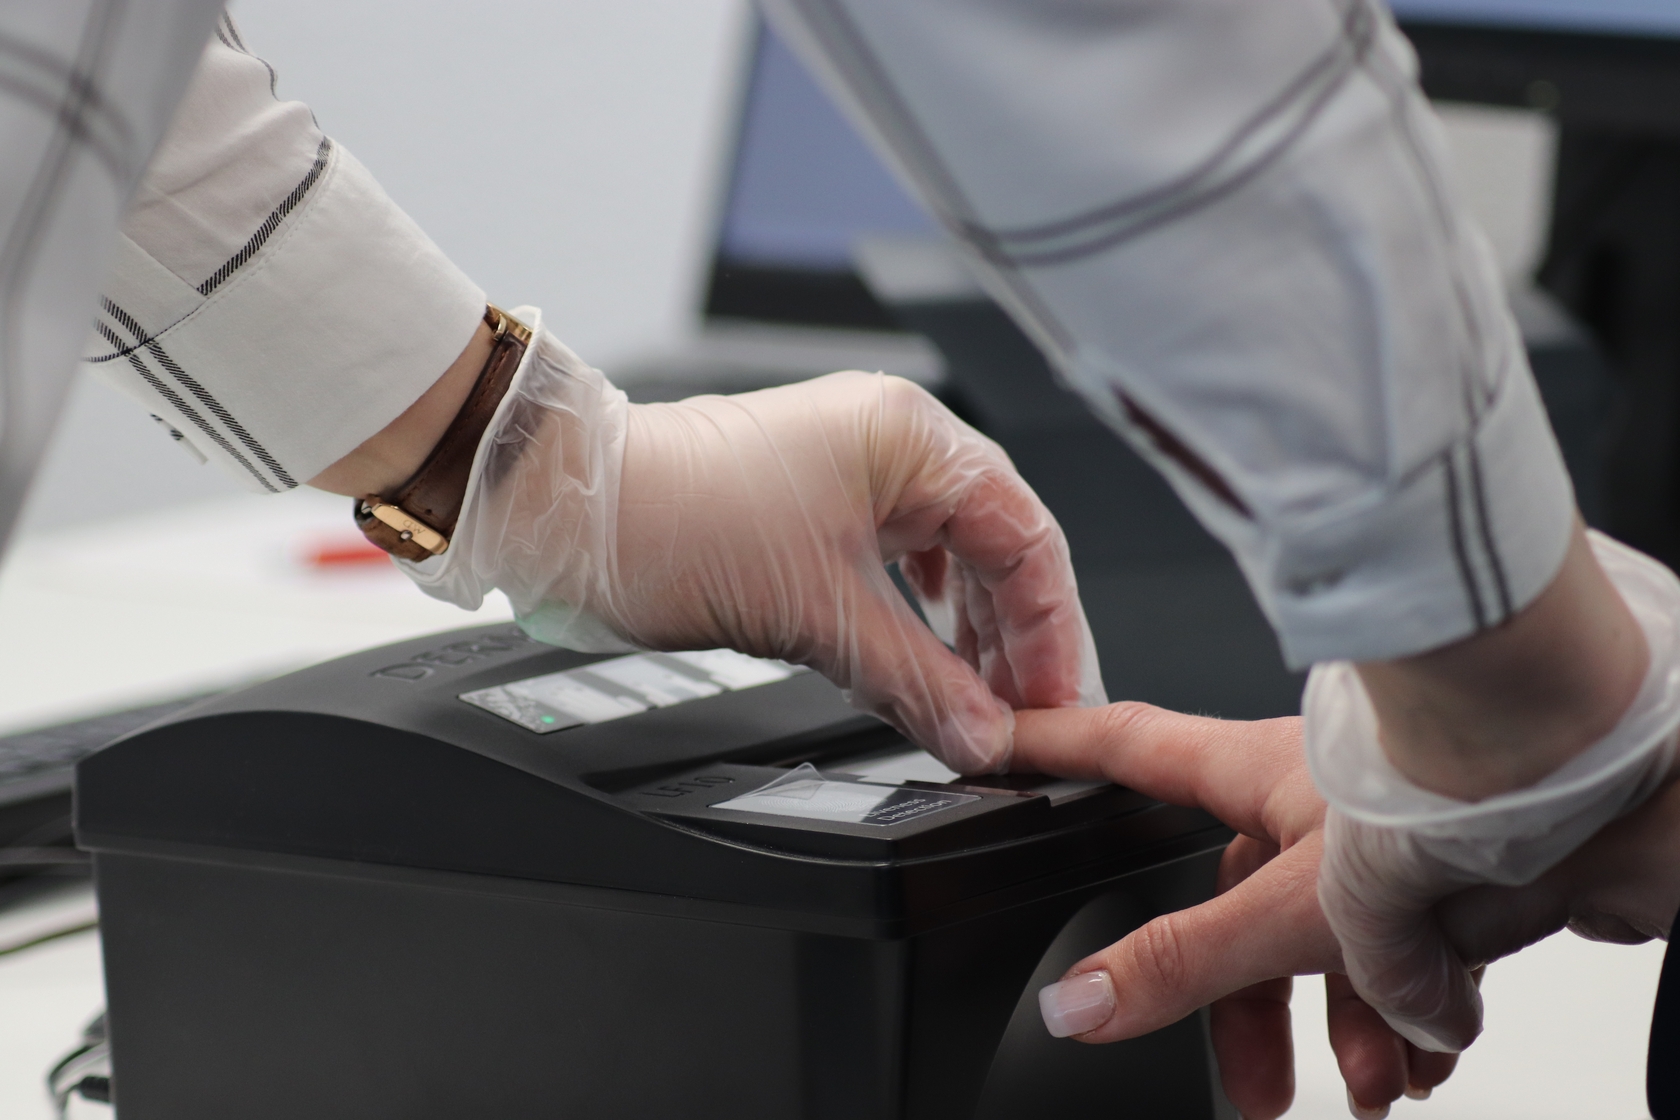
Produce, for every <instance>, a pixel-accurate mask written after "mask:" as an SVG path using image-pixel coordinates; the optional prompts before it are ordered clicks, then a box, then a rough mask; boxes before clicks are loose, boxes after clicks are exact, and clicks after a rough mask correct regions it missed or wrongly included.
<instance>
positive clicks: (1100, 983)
mask: <svg viewBox="0 0 1680 1120" xmlns="http://www.w3.org/2000/svg"><path fill="white" fill-rule="evenodd" d="M1038 1010H1039V1013H1040V1014H1042V1015H1043V1016H1044V1025H1045V1027H1047V1028H1048V1029H1049V1031H1050V1034H1051V1035H1052V1036H1053V1037H1055V1038H1067V1037H1068V1036H1070V1035H1076V1034H1084V1033H1085V1032H1086V1031H1094V1030H1096V1029H1097V1028H1098V1027H1100V1026H1102V1025H1103V1024H1104V1023H1106V1022H1108V1021H1109V1020H1110V1019H1112V1018H1113V1017H1114V981H1113V980H1112V979H1111V978H1110V977H1109V975H1108V973H1106V972H1082V973H1080V974H1079V975H1078V976H1070V977H1069V978H1068V979H1066V980H1062V981H1059V982H1058V983H1055V984H1050V985H1048V986H1046V987H1044V988H1041V989H1039V993H1038Z"/></svg>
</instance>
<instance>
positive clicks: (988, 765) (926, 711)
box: [812, 566, 1015, 774]
mask: <svg viewBox="0 0 1680 1120" xmlns="http://www.w3.org/2000/svg"><path fill="white" fill-rule="evenodd" d="M837 607H838V609H837V610H836V626H837V628H838V630H837V633H836V635H835V636H836V639H837V640H836V641H835V642H834V644H833V646H832V647H831V648H832V650H833V658H834V661H833V664H831V665H823V664H819V663H816V662H813V664H812V667H813V668H815V669H817V670H818V671H819V672H822V673H823V674H824V675H825V676H827V677H828V678H829V679H830V680H832V681H834V682H835V683H836V684H839V685H840V686H841V687H842V688H846V689H848V690H849V692H850V699H851V702H852V705H853V706H854V707H856V708H859V709H861V710H863V711H866V712H869V713H870V714H872V715H876V716H879V717H880V718H882V719H884V720H886V721H887V722H888V723H890V724H892V725H893V726H894V727H896V728H898V729H899V730H900V731H902V732H904V734H905V735H906V736H908V737H909V738H910V739H911V740H912V741H913V742H915V743H916V744H917V745H918V746H920V747H922V748H924V749H926V750H928V751H929V752H931V753H932V754H933V755H935V756H936V757H937V758H938V759H939V760H940V761H941V762H943V763H945V765H947V766H949V767H951V769H953V770H956V771H959V772H960V773H964V774H989V773H1001V772H1002V771H1005V770H1007V769H1008V768H1009V759H1010V755H1011V754H1012V753H1013V750H1014V741H1015V717H1014V713H1012V712H1011V711H1010V709H1009V706H1008V705H1007V704H1005V703H1004V702H1003V701H1002V700H1000V699H998V698H997V697H996V696H994V695H993V694H992V691H991V690H990V689H989V688H987V687H986V684H985V682H984V681H982V680H981V679H980V677H979V676H978V675H977V674H976V673H975V671H974V670H973V669H972V668H970V667H969V666H968V665H967V664H966V663H965V662H964V661H963V660H962V659H961V658H960V657H958V656H957V655H956V654H954V653H952V652H951V651H950V650H949V649H947V648H946V647H945V645H944V643H942V642H941V641H940V640H939V639H938V638H937V637H936V636H935V635H934V634H933V632H932V631H931V630H929V629H928V628H927V626H926V624H924V623H923V622H922V620H921V619H920V618H918V617H917V616H916V614H915V612H914V611H912V610H911V609H910V605H909V604H908V603H906V602H905V601H904V597H903V596H902V595H901V594H899V591H898V588H897V587H896V586H895V585H894V584H893V582H892V579H891V577H890V576H888V575H887V573H886V570H885V569H884V568H881V567H879V566H871V567H868V568H867V569H866V570H865V571H862V572H859V573H858V574H857V575H856V576H855V577H853V578H852V579H851V580H850V581H849V586H848V587H847V588H846V589H845V593H844V594H843V595H842V596H841V597H840V600H839V602H838V604H837Z"/></svg>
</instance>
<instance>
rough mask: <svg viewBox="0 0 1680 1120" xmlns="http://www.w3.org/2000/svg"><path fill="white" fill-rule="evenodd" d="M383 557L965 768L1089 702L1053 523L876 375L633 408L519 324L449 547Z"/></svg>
mask: <svg viewBox="0 0 1680 1120" xmlns="http://www.w3.org/2000/svg"><path fill="white" fill-rule="evenodd" d="M519 317H520V318H521V319H523V320H525V321H530V320H532V319H534V318H535V314H534V312H533V311H532V309H528V308H526V309H521V310H520V312H519ZM901 558H902V565H901V566H902V569H903V572H904V574H905V576H906V579H907V581H908V582H909V583H910V584H911V586H912V587H913V588H914V589H915V590H916V592H917V594H918V596H919V597H920V598H921V599H922V600H923V601H924V602H926V603H927V604H928V605H929V607H930V608H932V609H930V610H929V615H930V618H933V617H942V618H944V619H946V620H948V622H949V624H950V636H951V637H952V638H953V640H954V643H955V647H956V652H955V653H953V652H951V650H950V649H947V648H946V646H945V645H944V644H943V643H942V642H941V641H940V639H939V638H938V637H937V636H936V635H935V634H934V633H933V632H932V631H931V630H929V628H928V627H927V626H926V625H924V624H923V622H922V621H921V619H919V618H917V616H916V614H915V612H914V611H913V610H912V609H911V608H910V606H909V605H908V604H907V603H906V602H905V600H904V598H903V596H902V595H900V594H899V592H898V590H897V588H896V587H895V586H894V584H893V582H892V580H891V578H890V576H889V575H888V574H887V572H886V570H885V568H884V564H885V563H886V562H889V561H892V560H897V559H901ZM403 566H404V567H405V568H406V569H407V570H408V571H409V573H410V575H411V576H412V577H413V578H414V579H415V581H416V582H417V583H419V584H420V585H421V586H422V587H424V588H425V589H426V590H427V591H429V592H430V593H431V594H434V595H436V596H438V597H439V598H444V599H449V600H451V601H453V602H456V603H458V604H460V605H462V606H464V607H468V608H473V607H476V606H477V605H478V604H479V602H480V601H481V600H482V598H483V595H484V593H485V592H486V591H488V590H489V589H490V588H492V587H499V588H501V590H502V591H504V592H505V593H506V594H507V596H508V599H509V600H510V601H511V602H512V604H513V608H514V612H515V614H516V616H517V618H518V619H519V622H520V625H521V626H523V627H524V628H525V630H526V632H527V633H529V634H530V635H531V636H532V637H534V638H537V639H539V640H542V641H546V642H551V643H554V644H556V645H563V646H568V647H570V648H574V649H581V650H588V651H611V650H620V649H628V648H637V647H639V648H648V649H664V650H675V649H705V648H715V647H719V646H727V647H730V648H733V649H737V650H740V651H742V652H744V653H749V654H753V655H755V656H760V657H776V658H782V659H785V660H787V661H792V662H796V663H798V664H802V665H809V666H811V667H812V668H814V669H816V670H817V671H819V672H821V673H822V674H823V675H824V676H826V677H828V678H829V679H830V680H832V681H834V682H835V683H836V684H838V685H840V686H841V687H842V688H845V689H848V690H849V691H850V696H851V700H852V702H853V703H854V704H855V705H856V706H858V707H859V708H862V709H863V710H865V711H868V712H872V713H874V714H876V715H878V716H880V717H882V718H883V719H885V720H887V721H888V722H890V723H892V724H893V725H894V726H895V727H897V728H899V729H900V730H902V731H903V732H904V733H905V734H906V735H908V736H909V737H910V738H911V739H913V740H914V741H915V742H917V743H919V744H920V745H922V746H923V747H926V748H927V749H929V750H930V751H932V752H933V753H934V754H936V755H938V756H939V757H940V758H941V759H942V760H943V761H944V762H945V763H946V764H947V765H949V766H951V767H953V768H954V769H957V770H960V771H963V772H965V773H980V772H988V771H998V770H1002V769H1004V768H1006V767H1007V765H1008V762H1009V757H1010V752H1011V748H1012V743H1013V729H1014V720H1013V716H1012V714H1011V709H1013V708H1017V707H1029V706H1030V707H1056V706H1062V705H1072V704H1078V703H1101V702H1102V699H1103V696H1102V684H1101V678H1100V677H1099V676H1098V671H1097V661H1096V649H1095V646H1094V644H1093V642H1092V640H1091V633H1090V628H1089V626H1088V625H1087V623H1086V621H1085V614H1084V611H1083V609H1082V608H1081V607H1080V604H1079V596H1078V592H1077V590H1076V588H1075V584H1074V576H1073V568H1072V565H1071V563H1070V561H1069V558H1068V548H1067V542H1066V539H1065V538H1064V537H1063V535H1062V531H1061V529H1060V527H1059V526H1058V525H1057V524H1056V522H1055V519H1054V518H1053V517H1051V515H1050V512H1049V511H1048V510H1047V509H1045V507H1044V505H1043V503H1041V502H1040V501H1039V500H1038V498H1037V497H1036V496H1035V495H1034V494H1033V493H1032V491H1031V489H1029V488H1028V487H1027V485H1026V484H1025V483H1024V482H1023V481H1022V480H1021V477H1020V476H1019V475H1018V474H1017V473H1016V471H1015V469H1014V467H1013V466H1012V465H1011V464H1010V462H1009V459H1008V457H1007V456H1005V455H1004V453H1003V451H1002V450H1001V449H1000V448H999V447H998V446H997V445H996V444H994V443H992V442H991V441H990V440H988V439H986V438H985V437H983V436H981V435H980V434H979V433H978V432H976V431H974V430H973V429H972V428H970V427H968V426H967V425H966V424H964V423H963V422H962V421H960V420H958V419H957V418H956V417H955V416H954V415H953V414H952V413H951V412H950V411H949V410H947V409H946V408H945V407H944V406H943V405H941V404H939V402H938V401H936V400H934V399H933V397H931V396H930V395H928V394H927V393H926V392H924V391H922V390H921V389H919V388H917V387H916V386H915V385H913V384H911V383H910V382H908V381H903V380H901V379H898V378H893V377H884V376H881V375H878V374H863V373H840V374H831V375H829V376H827V377H822V378H817V379H815V380H813V381H807V382H803V383H800V384H796V385H789V386H784V387H781V388H776V389H767V390H763V391H760V392H755V393H744V394H740V395H736V396H728V397H697V398H694V399H692V400H688V401H683V402H681V403H678V404H650V405H631V404H629V403H628V402H627V401H626V399H625V397H624V394H623V393H621V392H619V391H618V390H617V389H615V388H613V386H612V385H611V384H609V383H608V382H607V381H606V379H605V378H604V377H602V375H601V374H600V373H599V372H597V371H596V370H594V369H591V368H590V367H589V366H587V365H586V364H584V363H583V362H582V361H581V360H579V359H578V358H577V356H576V355H574V354H572V353H571V352H570V351H569V350H567V349H566V348H565V347H564V346H562V345H561V344H560V343H559V342H558V341H557V340H556V339H555V338H554V337H553V336H552V335H550V334H548V333H547V332H545V331H542V330H541V329H540V327H539V329H537V330H536V332H535V337H534V339H533V342H532V345H531V346H530V348H529V350H528V352H527V354H526V357H525V360H524V362H523V364H522V366H521V369H520V370H519V372H518V374H517V375H516V377H515V380H514V382H513V385H512V387H511V388H510V389H509V391H508V394H507V397H506V398H505V399H504V400H503V402H502V405H501V407H500V409H499V410H498V412H497V414H496V417H495V419H494V420H493V422H492V424H491V426H490V430H489V431H488V432H487V434H486V436H485V439H484V442H483V444H482V445H481V447H480V449H479V453H478V457H477V459H476V461H475V462H474V465H473V473H472V476H471V479H470V481H469V483H468V487H467V496H466V503H465V505H464V507H463V510H462V514H461V519H460V522H459V524H458V525H457V528H456V531H455V535H454V538H453V541H452V543H451V546H450V548H449V550H448V551H447V552H446V553H444V554H443V555H442V556H439V557H434V558H432V559H431V560H428V561H425V562H423V563H421V564H405V565H403Z"/></svg>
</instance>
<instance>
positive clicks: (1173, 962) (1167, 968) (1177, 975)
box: [1126, 914, 1189, 994]
mask: <svg viewBox="0 0 1680 1120" xmlns="http://www.w3.org/2000/svg"><path fill="white" fill-rule="evenodd" d="M1126 944H1128V945H1129V946H1130V947H1131V954H1130V955H1131V958H1132V961H1131V963H1132V965H1133V970H1132V971H1133V975H1134V978H1135V979H1136V980H1137V981H1138V982H1139V983H1141V984H1143V985H1145V986H1146V987H1148V988H1149V989H1151V990H1152V991H1154V992H1156V993H1158V994H1176V993H1178V992H1180V991H1182V990H1183V988H1184V985H1185V983H1186V982H1187V981H1188V979H1189V961H1188V956H1189V954H1188V951H1187V947H1186V945H1185V938H1184V930H1183V926H1182V923H1181V922H1180V921H1179V920H1178V916H1177V915H1176V914H1166V915H1163V916H1162V917H1159V918H1156V919H1155V920H1154V921H1151V922H1149V923H1148V924H1146V925H1144V926H1143V927H1141V928H1140V929H1139V930H1138V931H1137V932H1136V933H1134V934H1133V935H1132V936H1131V937H1130V938H1128V939H1127V941H1126Z"/></svg>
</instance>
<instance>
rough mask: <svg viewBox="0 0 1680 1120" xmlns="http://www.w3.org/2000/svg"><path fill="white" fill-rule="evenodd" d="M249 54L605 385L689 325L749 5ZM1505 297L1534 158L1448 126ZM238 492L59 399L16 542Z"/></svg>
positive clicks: (534, 3) (537, 12) (581, 7)
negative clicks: (540, 314)
mask: <svg viewBox="0 0 1680 1120" xmlns="http://www.w3.org/2000/svg"><path fill="white" fill-rule="evenodd" d="M233 12H234V15H235V18H236V19H237V20H238V22H239V24H240V26H241V28H242V29H243V32H244V37H245V39H246V42H247V43H248V44H249V45H250V46H251V48H252V49H253V50H255V51H256V52H258V53H259V54H261V55H263V56H264V57H265V58H267V59H268V60H269V61H270V62H271V63H272V64H273V65H274V66H275V68H276V70H278V72H279V75H280V82H279V92H280V94H281V96H283V97H290V98H297V99H299V100H302V101H305V102H307V103H308V104H309V105H310V106H311V107H313V109H314V110H315V113H316V116H317V117H318V119H319V120H320V121H321V124H322V126H323V127H324V128H325V129H326V131H327V132H328V133H330V134H331V135H332V136H334V137H335V138H337V139H338V140H340V141H341V142H343V143H344V144H345V145H347V146H348V147H349V148H350V149H351V150H352V151H354V152H355V153H356V155H357V156H358V157H359V158H360V159H361V160H362V161H363V162H364V163H366V164H367V165H368V166H369V167H370V168H372V170H373V172H374V174H375V175H377V176H378V177H379V179H380V180H381V182H382V183H383V184H384V185H385V187H386V189H387V190H388V191H389V192H390V193H391V195H392V196H393V197H394V198H395V199H396V200H397V202H398V203H400V204H401V205H402V206H403V207H404V208H405V209H407V210H408V212H409V213H410V214H412V215H413V216H414V217H415V219H416V220H418V221H419V223H420V224H421V226H422V227H423V228H425V229H426V230H427V231H428V232H429V233H430V234H431V235H432V237H433V238H434V239H435V240H436V241H437V242H438V243H439V244H440V245H441V246H442V247H443V248H444V250H445V251H446V252H448V253H449V254H450V255H451V256H452V257H453V258H454V259H455V260H456V261H458V262H459V263H460V264H461V265H462V266H463V267H464V268H465V269H466V270H467V272H468V273H469V274H470V275H472V276H473V277H474V278H475V279H477V280H478V282H479V283H480V284H482V285H483V286H484V288H485V290H486V291H488V292H489V293H490V295H491V298H492V299H494V300H497V301H499V302H505V303H507V304H517V303H534V304H537V305H539V306H541V307H542V308H543V309H544V311H545V313H546V315H547V321H548V323H549V324H550V325H551V326H552V327H554V328H555V330H556V331H557V333H559V334H560V335H561V337H563V338H564V339H565V340H566V341H567V342H568V343H569V344H571V346H572V347H573V348H575V349H577V350H578V351H579V352H580V353H582V354H583V355H584V356H585V357H586V358H588V359H589V360H590V361H591V362H593V363H594V364H596V365H598V366H600V367H602V368H603V369H605V370H606V371H607V372H608V373H609V374H611V373H612V371H613V369H614V367H615V365H618V364H620V363H622V362H624V361H626V360H627V359H631V358H634V357H636V356H638V355H642V354H647V353H653V352H658V351H662V350H669V349H670V348H672V347H673V346H674V345H675V344H676V343H677V342H678V341H679V340H680V339H681V338H682V337H684V336H685V334H686V333H687V332H690V331H692V330H693V329H694V327H695V326H696V322H695V313H694V312H695V308H696V306H697V303H698V298H699V292H700V287H701V284H702V281H703V279H704V270H705V266H706V264H707V260H708V250H709V246H710V240H711V230H712V225H713V220H714V213H715V209H716V206H717V204H718V197H719V194H720V186H721V180H722V177H723V174H724V172H725V168H724V167H723V166H722V164H723V160H724V158H725V156H726V153H727V151H728V149H729V141H730V132H731V125H732V121H733V117H734V108H735V100H736V97H737V94H738V89H737V82H738V78H739V75H740V72H741V69H742V65H743V61H744V60H743V57H742V49H743V47H744V45H745V39H746V31H747V28H748V25H749V19H750V13H749V11H748V8H747V0H493V2H490V3H475V4H463V3H459V2H458V0H457V2H445V0H354V2H350V0H234V3H233ZM1447 127H1448V134H1449V138H1450V139H1451V140H1452V142H1453V146H1454V150H1455V154H1456V155H1457V157H1458V160H1459V164H1460V180H1461V182H1462V184H1463V186H1464V188H1465V190H1466V192H1467V195H1468V197H1469V198H1470V200H1471V203H1472V205H1473V206H1474V207H1475V209H1476V210H1477V211H1478V213H1479V214H1480V216H1481V217H1482V220H1483V223H1484V225H1485V226H1486V227H1487V228H1488V230H1489V232H1490V234H1491V236H1492V238H1493V241H1494V243H1495V245H1496V247H1497V248H1498V250H1499V252H1500V256H1501V259H1502V262H1503V263H1504V265H1505V268H1506V271H1507V274H1509V275H1515V274H1519V273H1521V272H1524V271H1525V270H1527V269H1528V268H1529V267H1531V266H1532V264H1533V261H1534V257H1535V255H1536V254H1537V252H1538V249H1539V245H1540V241H1541V233H1542V230H1543V225H1544V220H1545V200H1546V195H1547V190H1548V181H1549V176H1550V164H1551V149H1552V138H1551V130H1550V128H1549V126H1548V125H1547V124H1546V123H1545V121H1544V120H1543V119H1541V118H1539V117H1536V116H1534V115H1532V114H1526V113H1520V112H1508V111H1503V110H1489V109H1475V108H1468V107H1455V108H1452V109H1450V110H1449V111H1448V113H1447ZM237 492H239V490H238V488H237V486H236V485H235V484H234V483H233V482H232V481H231V480H228V479H226V478H224V477H222V476H221V475H220V474H219V473H218V472H216V471H215V470H214V469H213V468H209V467H200V466H198V465H197V464H196V463H194V462H193V461H192V460H190V459H189V458H188V457H187V456H186V455H185V454H183V453H182V452H181V451H179V450H178V449H177V448H176V447H174V446H173V445H172V444H171V443H170V441H168V440H167V439H165V438H164V437H163V436H162V435H161V433H160V432H159V431H158V430H157V429H156V426H155V425H154V424H153V423H152V422H151V421H149V420H147V419H146V418H145V416H144V415H143V414H142V413H141V411H140V410H139V409H138V408H136V407H134V406H133V405H132V404H130V403H129V402H128V401H127V400H126V399H124V398H121V397H119V396H118V395H117V394H115V393H114V392H112V391H111V390H109V389H107V388H105V387H104V386H103V385H102V384H100V383H98V382H95V381H92V380H84V382H83V383H82V384H79V385H78V386H77V388H76V390H75V392H74V393H73V394H72V397H71V400H70V405H69V409H68V412H67V413H66V415H65V417H64V419H63V421H62V422H61V425H60V430H59V433H58V435H57V437H56V440H55V443H54V445H53V448H52V450H51V451H50V452H49V457H48V460H47V462H46V463H45V464H44V467H43V470H42V473H41V475H40V477H38V479H37V481H36V485H35V488H34V491H33V492H32V495H31V502H30V507H29V509H28V510H27V511H26V513H25V520H24V530H25V531H26V532H28V531H31V530H40V529H44V528H50V527H52V526H56V525H64V524H71V523H77V522H87V521H93V520H97V519H99V518H104V517H110V516H112V515H115V514H119V513H125V512H134V511H138V510H145V509H153V508H159V507H163V506H169V505H176V504H180V503H182V502H187V501H192V500H195V499H199V498H205V497H211V496H221V495H228V494H233V493H237Z"/></svg>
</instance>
